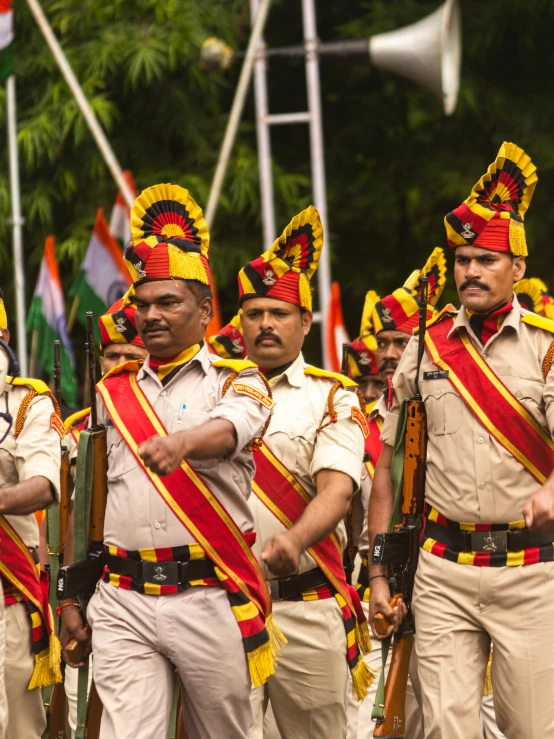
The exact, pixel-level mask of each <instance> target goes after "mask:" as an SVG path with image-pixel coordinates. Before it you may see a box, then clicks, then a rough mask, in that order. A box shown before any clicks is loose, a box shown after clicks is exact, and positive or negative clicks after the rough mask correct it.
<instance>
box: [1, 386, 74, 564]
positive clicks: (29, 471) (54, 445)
mask: <svg viewBox="0 0 554 739" xmlns="http://www.w3.org/2000/svg"><path fill="white" fill-rule="evenodd" d="M30 389H31V388H30V387H27V386H21V387H19V386H16V385H6V387H5V389H4V393H3V394H2V395H0V409H1V410H2V412H4V411H5V410H6V396H7V398H8V410H9V412H10V414H11V415H12V417H13V425H12V427H11V430H10V432H9V434H8V436H7V437H6V439H4V441H3V442H2V444H1V445H0V487H1V488H6V487H11V486H12V485H17V483H18V482H25V480H30V479H31V477H35V476H37V475H41V476H42V477H46V479H47V480H49V481H50V483H51V484H52V489H53V491H54V492H55V494H56V499H55V500H54V498H53V499H52V505H57V504H58V503H59V500H60V461H61V460H60V435H59V434H58V432H57V431H56V430H55V429H53V428H52V425H51V418H52V413H53V412H54V406H53V404H52V401H51V399H50V398H49V397H48V395H37V396H35V397H34V398H33V400H32V401H31V403H30V404H29V408H28V409H27V414H26V416H25V423H24V425H23V429H22V431H21V433H20V434H19V436H18V437H17V439H16V438H15V420H16V418H17V413H18V411H19V406H20V405H21V403H22V401H23V398H24V397H25V396H26V395H27V393H28V392H29V391H30ZM6 428H7V423H6V421H5V420H4V419H3V418H0V439H1V438H2V436H3V435H4V433H5V431H6ZM6 518H7V519H8V521H9V522H10V523H11V525H12V526H13V527H14V529H15V530H16V531H17V533H18V534H19V536H20V537H21V538H22V539H23V541H24V542H25V544H26V545H27V546H28V547H29V549H36V548H37V547H38V544H39V531H38V525H37V520H36V518H35V516H34V515H33V514H32V513H30V514H28V515H25V516H6Z"/></svg>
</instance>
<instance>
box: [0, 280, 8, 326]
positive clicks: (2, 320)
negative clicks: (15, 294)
mask: <svg viewBox="0 0 554 739" xmlns="http://www.w3.org/2000/svg"><path fill="white" fill-rule="evenodd" d="M5 328H8V316H7V315H6V306H5V305H4V293H3V292H2V288H1V287H0V331H2V329H5Z"/></svg>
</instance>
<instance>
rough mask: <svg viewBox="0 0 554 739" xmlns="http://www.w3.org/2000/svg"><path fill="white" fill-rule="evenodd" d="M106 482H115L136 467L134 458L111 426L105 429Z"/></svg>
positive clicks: (136, 463)
mask: <svg viewBox="0 0 554 739" xmlns="http://www.w3.org/2000/svg"><path fill="white" fill-rule="evenodd" d="M106 448H107V450H108V480H117V479H118V478H119V477H121V476H122V475H125V474H126V473H127V472H130V471H131V470H133V469H135V467H137V466H138V462H137V460H136V457H135V456H134V454H133V453H132V452H131V450H130V449H129V447H128V446H127V444H126V443H125V442H124V441H123V439H122V438H121V436H120V434H119V432H118V431H117V429H116V428H114V427H113V426H107V427H106Z"/></svg>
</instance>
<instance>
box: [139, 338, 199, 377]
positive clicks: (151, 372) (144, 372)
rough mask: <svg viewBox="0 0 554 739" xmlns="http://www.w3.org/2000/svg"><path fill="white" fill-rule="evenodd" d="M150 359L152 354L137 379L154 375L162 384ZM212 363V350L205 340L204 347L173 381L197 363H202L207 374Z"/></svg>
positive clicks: (147, 358) (145, 361)
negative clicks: (151, 366) (150, 364)
mask: <svg viewBox="0 0 554 739" xmlns="http://www.w3.org/2000/svg"><path fill="white" fill-rule="evenodd" d="M149 360H150V354H149V355H148V356H147V357H146V359H145V360H144V364H143V365H142V367H141V369H140V370H139V373H138V375H137V379H138V380H139V381H140V380H142V379H144V376H145V375H149V376H150V377H153V378H154V379H155V380H156V382H158V383H160V384H161V382H160V379H159V377H158V374H157V372H155V371H154V370H152V369H150V366H149ZM211 364H212V363H211V361H210V352H209V350H208V347H207V345H206V342H204V344H203V346H202V348H201V349H200V351H199V352H198V353H197V354H195V356H194V357H193V358H192V359H191V360H190V362H187V363H186V364H184V365H183V366H182V367H181V369H180V370H179V372H178V373H177V374H176V375H175V376H174V377H172V379H171V382H173V380H175V378H176V377H181V375H182V374H183V373H184V372H188V371H189V370H190V369H191V367H193V366H195V365H200V367H201V368H202V369H203V371H204V374H205V375H207V374H208V372H209V370H210V367H211Z"/></svg>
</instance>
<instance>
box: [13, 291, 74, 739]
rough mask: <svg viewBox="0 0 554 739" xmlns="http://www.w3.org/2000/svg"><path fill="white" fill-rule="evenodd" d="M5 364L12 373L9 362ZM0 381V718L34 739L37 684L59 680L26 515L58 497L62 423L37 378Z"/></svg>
mask: <svg viewBox="0 0 554 739" xmlns="http://www.w3.org/2000/svg"><path fill="white" fill-rule="evenodd" d="M9 337H10V334H9V331H8V328H7V321H6V313H5V309H4V304H3V301H2V299H1V294H0V338H1V339H2V341H4V342H6V343H7V342H8V341H9ZM3 361H5V360H3ZM10 364H11V365H12V368H11V371H13V361H10ZM14 374H16V373H14ZM2 386H3V387H2V393H1V396H0V403H1V406H0V440H1V445H0V538H1V540H2V547H1V551H0V580H1V582H2V587H3V589H4V604H5V609H4V623H5V637H6V646H5V654H4V679H5V686H6V695H7V702H6V703H4V704H2V703H1V702H0V718H1V716H2V712H3V711H4V712H5V711H6V709H7V734H6V736H7V737H8V739H22V737H25V739H40V737H41V735H42V732H43V731H44V729H45V727H46V716H45V713H44V706H43V702H42V695H41V690H40V689H41V688H42V687H44V686H46V685H51V684H52V683H54V682H60V681H61V679H62V676H61V671H60V659H59V656H60V645H59V642H58V639H57V637H56V636H55V633H54V619H53V615H52V612H51V609H50V607H49V605H48V577H47V575H46V573H45V572H40V567H39V559H38V551H37V550H38V545H39V530H38V525H37V520H36V518H35V517H34V515H33V513H34V511H39V510H42V509H44V508H48V507H50V506H52V505H56V504H57V503H58V501H59V494H60V437H61V436H63V433H64V429H63V423H62V421H61V418H60V416H59V409H58V408H57V404H56V402H55V400H54V398H53V396H52V394H51V393H50V391H49V390H48V387H47V386H46V385H45V384H44V383H43V382H40V381H39V380H30V379H24V378H19V377H14V376H8V377H6V379H5V380H4V382H3V383H2ZM0 725H1V721H0Z"/></svg>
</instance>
